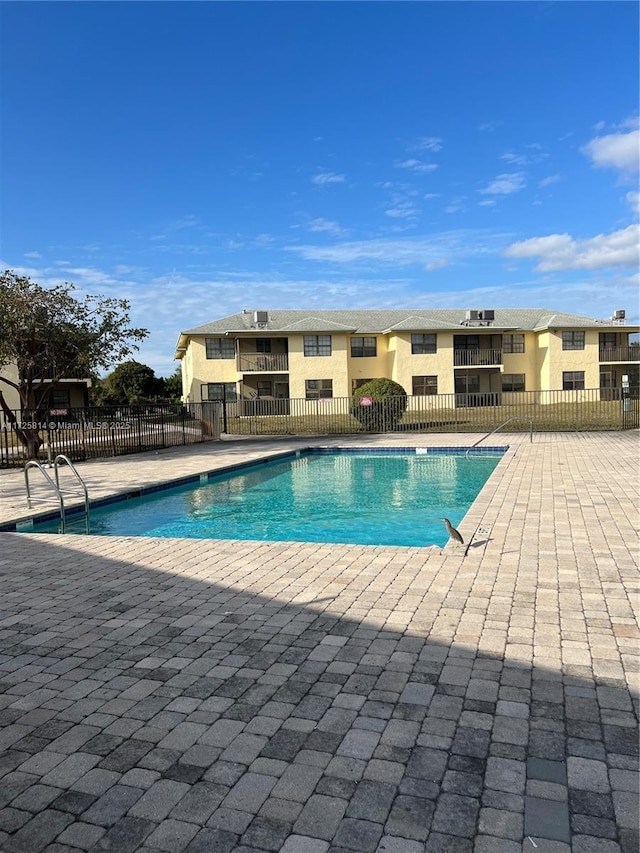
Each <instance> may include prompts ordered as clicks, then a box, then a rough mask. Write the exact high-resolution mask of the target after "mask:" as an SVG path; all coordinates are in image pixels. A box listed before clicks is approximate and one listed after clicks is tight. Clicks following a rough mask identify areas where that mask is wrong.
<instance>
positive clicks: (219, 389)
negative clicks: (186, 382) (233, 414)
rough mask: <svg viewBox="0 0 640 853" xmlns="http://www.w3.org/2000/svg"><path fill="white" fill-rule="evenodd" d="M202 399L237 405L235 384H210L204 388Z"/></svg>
mask: <svg viewBox="0 0 640 853" xmlns="http://www.w3.org/2000/svg"><path fill="white" fill-rule="evenodd" d="M202 399H203V400H218V401H220V400H226V401H227V403H235V401H236V400H237V399H238V393H237V391H236V385H235V382H208V383H207V384H206V385H203V386H202Z"/></svg>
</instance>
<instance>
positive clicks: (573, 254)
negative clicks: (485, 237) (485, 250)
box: [504, 225, 640, 272]
mask: <svg viewBox="0 0 640 853" xmlns="http://www.w3.org/2000/svg"><path fill="white" fill-rule="evenodd" d="M639 237H640V228H639V226H638V225H629V227H628V228H623V229H622V230H621V231H614V232H613V233H611V234H598V235H597V236H595V237H591V238H589V239H586V240H575V239H574V238H573V237H571V236H570V235H569V234H549V235H548V236H546V237H532V238H531V239H530V240H524V241H522V242H520V243H514V244H513V245H511V246H509V247H508V248H507V249H506V251H505V253H504V254H505V256H506V257H507V258H538V259H539V263H538V265H537V267H536V269H537V270H539V271H540V272H545V271H548V270H578V269H587V270H602V269H610V268H612V267H633V266H635V265H637V263H638V260H639V258H638V238H639Z"/></svg>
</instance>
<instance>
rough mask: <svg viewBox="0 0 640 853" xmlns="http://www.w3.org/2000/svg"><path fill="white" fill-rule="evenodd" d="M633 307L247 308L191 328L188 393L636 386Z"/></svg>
mask: <svg viewBox="0 0 640 853" xmlns="http://www.w3.org/2000/svg"><path fill="white" fill-rule="evenodd" d="M639 331H640V326H630V325H627V323H626V319H625V312H624V311H616V312H615V313H614V315H613V317H612V318H610V319H608V320H598V319H592V318H590V317H585V316H582V315H578V314H566V313H561V312H555V311H552V310H548V309H543V308H523V309H516V308H505V309H495V310H488V309H487V310H453V309H452V310H449V309H434V310H384V311H382V310H381V311H371V310H369V311H366V310H363V311H319V310H316V309H310V310H300V311H285V310H283V311H280V310H268V311H266V310H265V311H243V312H242V313H239V314H233V315H231V316H229V317H223V318H222V319H220V320H214V321H212V322H210V323H205V324H204V325H201V326H196V327H195V328H192V329H187V330H186V331H184V332H182V333H181V334H180V336H179V339H178V344H177V347H176V352H175V357H176V358H177V359H180V360H181V362H182V388H183V399H184V400H185V401H186V402H189V401H193V402H195V401H200V400H222V399H226V400H228V401H235V400H241V399H254V398H256V397H260V398H267V399H290V398H303V399H304V398H306V399H318V398H330V397H349V396H351V395H352V394H353V393H354V392H355V391H356V390H357V388H358V387H359V386H360V385H362V384H363V383H364V382H366V381H367V380H369V379H376V378H379V377H386V378H389V379H393V380H394V381H396V382H398V383H399V384H400V385H402V387H403V388H404V389H405V390H406V392H407V393H408V394H411V395H434V394H458V395H465V396H466V395H480V396H479V397H478V401H479V403H480V404H484V402H483V401H485V402H486V403H489V404H490V403H491V401H492V400H495V399H497V396H496V395H501V394H503V393H515V392H521V391H550V390H553V391H555V390H566V391H575V390H582V389H601V395H602V397H603V398H606V397H607V395H608V394H609V395H611V394H612V393H614V392H612V389H619V388H621V386H622V382H623V376H628V377H629V378H630V383H631V386H632V387H634V386H635V387H637V386H638V381H639V380H638V371H639V368H640V347H639V346H637V345H632V342H631V341H630V335H633V334H637V333H638V332H639Z"/></svg>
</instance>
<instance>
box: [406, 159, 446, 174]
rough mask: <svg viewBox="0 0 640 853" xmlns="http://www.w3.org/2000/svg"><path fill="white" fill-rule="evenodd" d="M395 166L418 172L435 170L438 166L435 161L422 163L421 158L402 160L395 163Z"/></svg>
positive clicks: (426, 172) (424, 172) (423, 172)
mask: <svg viewBox="0 0 640 853" xmlns="http://www.w3.org/2000/svg"><path fill="white" fill-rule="evenodd" d="M396 166H397V167H398V168H399V169H409V171H411V172H417V173H418V174H428V173H429V172H435V170H436V169H437V168H438V164H437V163H423V162H422V160H403V161H402V162H401V163H396Z"/></svg>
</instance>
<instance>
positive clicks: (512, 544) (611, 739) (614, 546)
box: [0, 432, 640, 853]
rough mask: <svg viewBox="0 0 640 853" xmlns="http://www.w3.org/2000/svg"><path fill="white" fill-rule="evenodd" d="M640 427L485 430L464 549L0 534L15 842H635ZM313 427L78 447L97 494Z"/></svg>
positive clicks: (134, 846) (239, 851) (577, 850)
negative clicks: (489, 471) (131, 447)
mask: <svg viewBox="0 0 640 853" xmlns="http://www.w3.org/2000/svg"><path fill="white" fill-rule="evenodd" d="M639 437H640V436H639V434H638V433H637V432H630V433H602V434H587V433H583V434H559V435H552V434H540V435H534V441H533V444H529V440H528V436H526V435H500V436H497V437H496V438H495V440H494V439H492V440H491V442H490V443H499V444H508V445H509V446H510V450H509V452H508V454H507V455H506V456H505V458H504V459H503V460H502V461H501V463H500V464H499V466H498V468H497V469H496V471H495V472H494V474H493V475H492V476H491V478H490V480H489V482H488V483H487V485H486V486H485V488H484V489H483V491H482V493H481V494H480V496H479V498H478V499H477V500H476V502H475V503H474V505H473V507H472V508H471V510H470V511H469V513H468V514H467V516H466V518H465V520H464V522H463V523H462V524H461V525H460V530H461V532H462V534H463V535H464V536H465V539H468V538H469V537H470V536H473V542H472V545H471V547H470V548H469V551H468V554H467V556H466V557H464V556H463V553H462V550H461V549H457V548H455V547H454V546H452V545H448V546H447V547H446V548H444V549H443V550H442V551H441V550H440V549H437V548H430V549H419V548H392V547H361V546H352V545H344V546H342V545H317V544H305V543H287V542H283V543H268V542H246V541H245V542H235V541H229V540H220V541H214V540H209V541H207V540H177V539H151V538H122V537H80V536H56V535H43V534H26V533H0V583H1V590H0V592H1V596H0V750H2V752H1V753H0V849H1V850H2V851H6V853H39V852H40V851H47V853H78V851H108V850H109V851H116V853H129V851H130V853H133V852H134V851H140V853H142V851H144V853H152V851H153V853H156V851H168V853H182V851H184V853H264V851H283V853H339V851H344V853H347V851H351V853H353V851H359V853H367V852H368V851H369V853H521V851H522V853H534V851H538V853H570V851H572V853H620V851H622V853H636V851H637V850H638V814H637V808H638V774H637V769H638V686H639V673H638V661H639V659H640V658H639V653H640V644H639V642H638V641H639V639H640V631H639V629H638V621H637V608H638V582H639V573H638V539H637V529H638V521H639V512H638V506H640V501H639V496H638V479H639V478H638V459H639V454H638V451H639V441H638V439H639ZM475 438H479V436H469V435H448V436H446V435H420V436H411V437H407V436H400V437H398V436H375V437H370V438H362V437H358V438H353V439H337V438H335V439H330V440H320V439H318V440H307V441H304V442H302V444H306V445H311V444H324V445H327V444H331V445H335V446H337V445H340V444H350V445H354V444H362V445H378V446H381V445H391V444H401V445H406V444H412V445H414V444H415V445H423V446H424V445H430V446H443V445H447V446H451V445H456V446H457V445H464V446H468V445H469V444H471V443H472V442H473V440H475ZM300 445H301V442H300V441H294V440H288V439H286V440H274V441H268V440H261V441H250V440H248V441H237V442H219V443H211V444H210V445H202V446H199V447H195V448H194V447H191V448H185V449H172V450H169V451H164V452H161V453H159V454H141V455H140V456H133V457H121V458H117V459H112V460H104V461H100V462H92V463H85V464H82V465H81V466H79V468H80V471H81V473H82V475H83V476H84V477H85V479H86V481H87V483H88V486H89V490H90V493H91V494H92V495H93V496H99V495H104V494H107V493H109V492H111V491H114V490H133V489H135V488H139V487H140V486H141V485H148V484H150V483H153V482H157V481H162V480H167V479H172V478H175V477H179V476H183V475H185V474H187V473H195V472H198V471H208V470H212V469H214V468H216V467H219V466H224V465H229V464H233V462H236V461H238V460H239V459H243V460H244V459H247V458H252V457H260V456H263V455H264V454H265V453H274V452H281V451H282V450H284V449H287V448H288V447H290V446H295V447H299V446H300ZM39 511H42V507H41V508H40V509H39ZM27 514H28V513H27V511H26V504H25V499H24V483H23V479H22V473H21V472H16V471H3V472H0V523H2V522H4V521H7V520H9V519H11V518H17V517H19V516H24V515H27Z"/></svg>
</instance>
